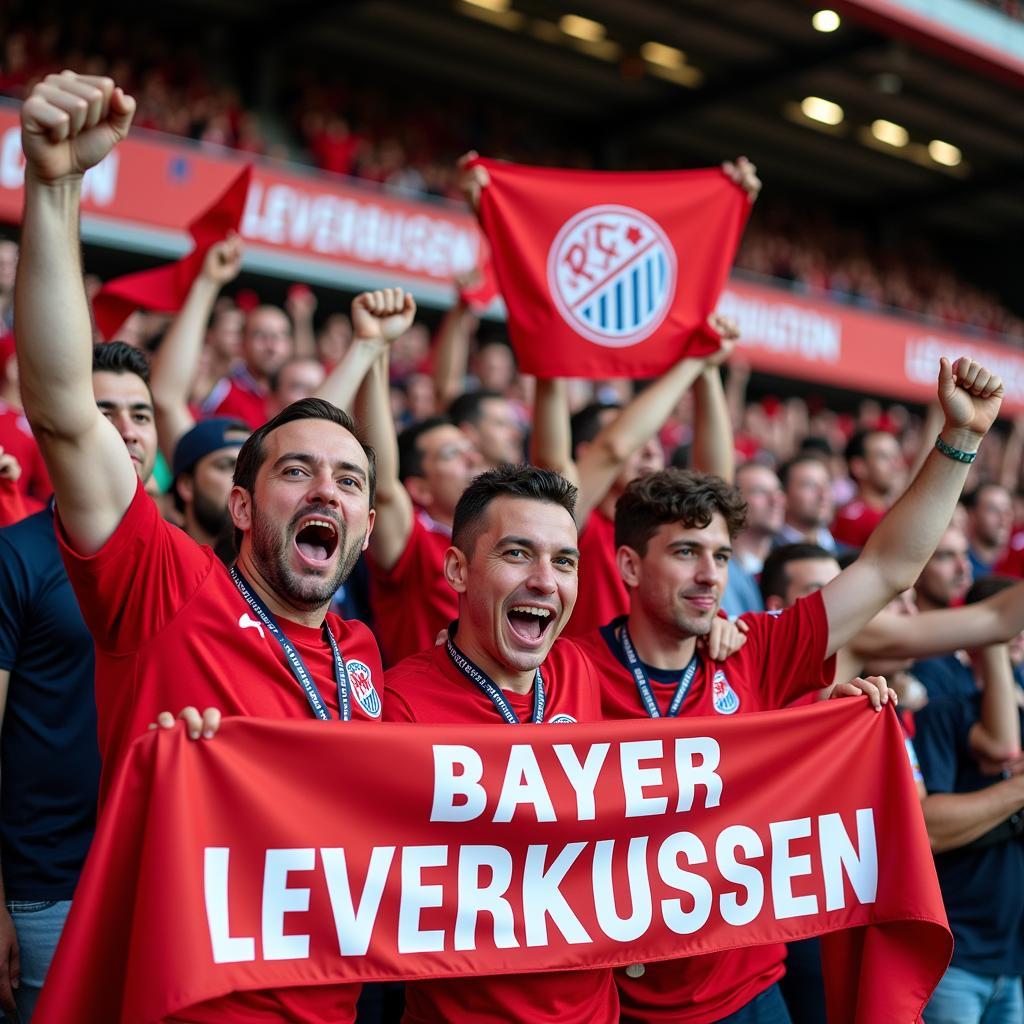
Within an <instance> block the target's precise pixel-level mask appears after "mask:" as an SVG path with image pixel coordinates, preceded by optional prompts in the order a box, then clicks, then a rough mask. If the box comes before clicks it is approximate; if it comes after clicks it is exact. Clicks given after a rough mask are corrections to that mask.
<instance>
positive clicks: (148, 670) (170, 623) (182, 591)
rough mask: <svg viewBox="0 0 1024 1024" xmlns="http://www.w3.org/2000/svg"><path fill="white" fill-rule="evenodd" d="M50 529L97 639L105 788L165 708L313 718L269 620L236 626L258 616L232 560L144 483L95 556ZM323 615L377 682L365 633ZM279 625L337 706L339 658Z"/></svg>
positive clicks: (308, 630) (311, 632)
mask: <svg viewBox="0 0 1024 1024" xmlns="http://www.w3.org/2000/svg"><path fill="white" fill-rule="evenodd" d="M59 511H60V510H59V509H58V515H59ZM57 532H58V540H59V541H60V545H61V551H62V554H63V556H64V564H65V565H66V566H67V570H68V576H69V577H70V579H71V585H72V587H73V588H74V590H75V594H76V596H77V597H78V603H79V605H80V606H81V608H82V615H83V617H84V619H85V622H86V625H87V626H88V627H89V631H90V632H91V633H92V635H93V638H94V639H95V641H96V709H97V714H98V735H99V744H100V754H101V756H102V758H103V780H102V783H101V786H100V792H101V798H102V796H103V794H105V793H106V791H107V790H108V789H109V786H110V783H111V779H112V777H113V772H114V769H115V768H116V766H117V764H118V762H119V761H120V760H121V758H122V756H123V755H124V752H125V750H126V748H127V747H128V745H129V743H131V741H132V740H133V739H135V737H136V736H138V735H139V734H140V733H143V732H145V731H146V726H147V725H148V724H149V723H150V722H152V721H153V720H154V718H155V717H156V715H157V714H158V713H159V712H160V711H167V710H170V711H174V712H177V711H180V710H181V708H183V707H185V706H186V705H188V704H192V705H194V706H195V707H197V708H199V709H200V710H202V709H203V708H207V707H216V708H220V710H221V711H222V712H223V713H224V714H225V715H251V716H253V717H257V718H274V719H279V718H307V717H312V712H311V711H310V708H309V705H308V704H307V702H306V696H305V693H304V692H303V690H302V688H301V686H300V685H299V683H298V682H296V680H295V677H294V676H293V675H292V672H291V670H290V668H289V667H288V665H287V663H286V661H285V657H284V653H283V652H282V651H281V648H280V646H279V644H278V643H277V641H276V640H275V639H274V637H273V636H272V635H271V634H269V633H268V632H266V631H265V630H262V629H261V630H257V629H255V628H254V627H252V626H249V625H243V623H248V622H250V621H253V619H252V615H251V612H250V609H249V606H248V605H247V604H246V603H245V601H244V599H243V598H242V596H241V594H239V593H238V591H237V589H236V588H235V585H234V583H232V582H231V578H230V576H229V575H228V572H227V569H226V568H225V567H224V566H223V565H222V564H221V562H220V561H219V560H218V559H217V557H216V556H215V555H214V554H213V552H212V551H211V550H210V548H208V547H203V546H200V545H199V544H197V543H196V542H195V541H193V540H192V539H191V538H190V537H189V536H188V535H187V534H185V533H184V532H183V531H181V530H179V529H177V528H176V527H174V526H171V525H170V524H169V523H167V522H165V521H164V520H163V519H161V518H160V514H159V511H158V510H157V507H156V504H155V502H153V500H152V499H151V498H150V497H149V496H148V495H147V494H146V493H145V491H144V490H143V489H142V484H141V483H140V484H139V487H138V490H137V491H136V494H135V498H134V500H133V501H132V504H131V506H130V507H129V508H128V511H127V512H126V513H125V515H124V518H123V519H122V520H121V523H120V525H119V526H118V528H117V529H116V530H115V531H114V534H113V536H111V538H110V539H109V540H108V541H107V543H106V544H105V545H104V546H103V547H102V548H101V549H100V550H99V551H98V552H97V553H96V554H94V555H91V556H81V555H78V554H76V553H75V551H74V550H73V549H72V548H71V546H70V544H69V542H68V540H67V538H66V536H65V535H64V531H63V529H62V528H61V527H60V526H59V525H58V531H57ZM125 566H131V567H132V568H131V571H130V572H126V571H125ZM328 622H329V624H330V628H331V631H332V632H333V633H334V635H335V637H336V638H337V641H338V646H339V647H340V648H341V651H342V653H343V654H344V656H345V659H346V661H348V662H350V663H351V662H353V661H356V662H359V663H361V664H362V665H363V666H365V668H366V669H368V670H369V677H370V678H369V682H370V683H371V684H373V685H375V686H377V687H379V686H380V685H381V684H382V676H383V669H382V668H381V664H380V655H379V653H378V650H377V644H376V641H375V640H374V639H373V636H372V635H371V634H370V631H369V630H368V629H367V628H366V627H365V626H364V625H363V624H362V623H360V622H355V621H353V622H345V621H342V620H341V619H339V618H338V617H337V616H334V615H329V616H328ZM281 625H282V628H284V629H285V630H286V632H287V634H288V636H289V638H290V639H291V640H292V642H293V643H294V644H295V646H296V648H297V649H298V650H299V652H300V654H301V655H302V658H303V660H304V661H305V663H306V666H307V668H308V669H309V671H310V673H311V674H312V676H313V678H314V679H315V680H316V681H317V685H318V687H319V690H320V694H321V696H322V697H323V699H324V702H325V703H326V704H327V706H328V707H329V709H330V711H331V714H332V715H337V710H338V692H337V688H336V686H335V684H334V661H333V657H332V655H331V650H330V648H329V647H328V646H327V645H326V644H325V643H324V641H323V636H322V634H321V631H320V630H319V629H314V628H312V627H308V626H301V625H299V624H298V623H294V622H290V621H283V622H282V623H281ZM261 633H262V635H261ZM378 692H379V691H378ZM352 711H353V715H354V716H357V717H359V718H363V719H366V720H372V721H379V714H380V712H379V709H378V713H377V717H376V718H374V717H373V716H370V715H368V714H367V713H366V712H365V711H364V710H363V708H362V707H361V706H360V705H359V704H358V703H357V702H356V701H353V702H352ZM335 724H336V725H337V723H335Z"/></svg>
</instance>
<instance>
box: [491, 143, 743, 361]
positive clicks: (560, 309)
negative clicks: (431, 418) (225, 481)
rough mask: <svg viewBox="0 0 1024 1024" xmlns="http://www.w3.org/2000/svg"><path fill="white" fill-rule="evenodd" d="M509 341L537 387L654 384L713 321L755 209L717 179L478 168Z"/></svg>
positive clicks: (696, 345)
mask: <svg viewBox="0 0 1024 1024" xmlns="http://www.w3.org/2000/svg"><path fill="white" fill-rule="evenodd" d="M478 163H479V164H480V165H481V166H483V167H485V168H486V169H487V172H488V174H489V175H490V185H489V186H488V187H487V188H485V189H483V192H482V194H481V198H480V222H481V224H482V225H483V229H484V233H485V234H486V235H487V240H488V241H489V242H490V245H491V255H492V258H493V260H494V269H495V271H496V273H497V277H498V283H499V285H500V286H501V294H502V296H503V297H504V299H505V305H506V307H507V308H508V317H509V325H508V329H509V334H510V335H511V338H512V345H513V347H514V348H515V350H516V355H517V356H518V358H519V365H520V367H521V368H522V369H523V370H524V371H525V372H526V373H532V374H536V375H537V376H538V377H654V376H657V375H659V374H661V373H664V372H665V371H666V370H668V369H669V367H670V366H671V365H672V364H673V363H675V362H676V361H678V360H679V359H680V358H681V357H682V356H683V355H684V354H685V353H686V352H688V351H690V352H693V354H694V355H702V354H705V353H706V352H708V351H713V349H712V348H709V346H708V344H707V336H706V335H705V334H704V333H703V332H701V333H700V334H698V333H697V329H698V328H700V327H702V326H703V325H704V322H705V320H706V319H707V317H708V315H709V314H710V313H712V312H713V311H714V308H715V302H716V301H717V299H718V295H719V292H720V291H721V290H722V285H724V284H725V280H726V277H727V276H728V273H729V267H730V266H731V265H732V261H733V256H734V255H735V252H736V246H737V245H738V244H739V237H740V232H741V231H742V230H743V225H744V223H745V222H746V219H747V214H748V212H749V209H750V203H749V202H748V200H747V198H746V196H745V195H744V194H743V192H742V190H741V189H740V188H739V187H737V186H736V185H734V184H732V182H730V181H729V179H728V178H726V176H725V175H724V174H723V173H722V172H721V171H720V170H718V169H714V170H702V171H647V172H641V173H630V174H612V173H602V172H594V171H566V170H549V169H547V168H543V167H524V166H522V165H520V164H508V163H501V162H498V161H494V160H480V161H478Z"/></svg>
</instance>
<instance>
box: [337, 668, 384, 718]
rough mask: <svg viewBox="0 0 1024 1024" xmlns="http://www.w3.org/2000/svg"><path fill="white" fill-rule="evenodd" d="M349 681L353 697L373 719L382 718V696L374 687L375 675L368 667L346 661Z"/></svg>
mask: <svg viewBox="0 0 1024 1024" xmlns="http://www.w3.org/2000/svg"><path fill="white" fill-rule="evenodd" d="M345 667H346V668H347V669H348V681H349V683H350V684H351V686H352V697H353V698H354V699H355V702H356V703H357V704H358V705H359V706H360V707H361V708H362V709H363V711H365V712H366V714H368V715H369V716H370V717H371V718H380V712H381V703H380V695H379V694H378V693H377V689H376V687H375V686H374V685H373V674H372V673H371V672H370V668H369V666H368V665H364V664H363V663H362V662H361V661H346V662H345Z"/></svg>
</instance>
